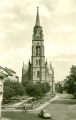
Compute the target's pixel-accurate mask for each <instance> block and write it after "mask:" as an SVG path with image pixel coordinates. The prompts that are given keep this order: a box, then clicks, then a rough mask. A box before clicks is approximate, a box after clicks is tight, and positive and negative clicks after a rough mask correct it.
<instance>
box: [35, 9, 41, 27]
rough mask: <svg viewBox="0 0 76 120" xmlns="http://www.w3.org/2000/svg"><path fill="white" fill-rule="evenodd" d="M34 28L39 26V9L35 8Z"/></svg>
mask: <svg viewBox="0 0 76 120" xmlns="http://www.w3.org/2000/svg"><path fill="white" fill-rule="evenodd" d="M35 26H40V19H39V7H37V15H36V24H35Z"/></svg>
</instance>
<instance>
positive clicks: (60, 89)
mask: <svg viewBox="0 0 76 120" xmlns="http://www.w3.org/2000/svg"><path fill="white" fill-rule="evenodd" d="M55 89H56V91H57V92H58V93H63V88H62V85H61V83H60V82H59V81H58V82H57V83H56V85H55Z"/></svg>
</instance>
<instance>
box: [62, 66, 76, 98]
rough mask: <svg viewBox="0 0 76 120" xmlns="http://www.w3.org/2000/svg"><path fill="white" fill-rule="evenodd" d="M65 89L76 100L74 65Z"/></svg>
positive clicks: (75, 71)
mask: <svg viewBox="0 0 76 120" xmlns="http://www.w3.org/2000/svg"><path fill="white" fill-rule="evenodd" d="M64 89H65V90H66V92H67V93H68V94H72V95H73V96H74V98H76V66H73V65H72V67H71V69H70V75H69V76H67V77H66V79H65V83H64Z"/></svg>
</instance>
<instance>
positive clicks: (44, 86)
mask: <svg viewBox="0 0 76 120" xmlns="http://www.w3.org/2000/svg"><path fill="white" fill-rule="evenodd" d="M49 91H50V86H49V84H48V83H35V84H33V83H31V82H29V84H28V85H27V88H26V92H27V94H28V95H30V96H33V97H36V98H37V99H38V97H42V96H43V95H44V94H46V93H47V92H49Z"/></svg>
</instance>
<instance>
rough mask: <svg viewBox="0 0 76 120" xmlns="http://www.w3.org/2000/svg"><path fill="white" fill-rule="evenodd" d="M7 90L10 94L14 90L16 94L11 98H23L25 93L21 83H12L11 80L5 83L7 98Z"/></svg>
mask: <svg viewBox="0 0 76 120" xmlns="http://www.w3.org/2000/svg"><path fill="white" fill-rule="evenodd" d="M6 90H7V91H8V93H9V92H10V91H12V90H13V92H14V94H12V96H10V97H13V96H16V97H17V96H18V95H21V96H22V95H23V94H24V92H25V89H24V86H23V85H22V84H21V83H19V82H18V81H11V80H10V79H6V80H5V81H4V95H5V94H6V95H5V96H7V93H6ZM9 90H10V91H9ZM9 94H10V93H9ZM6 98H7V97H6Z"/></svg>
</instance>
